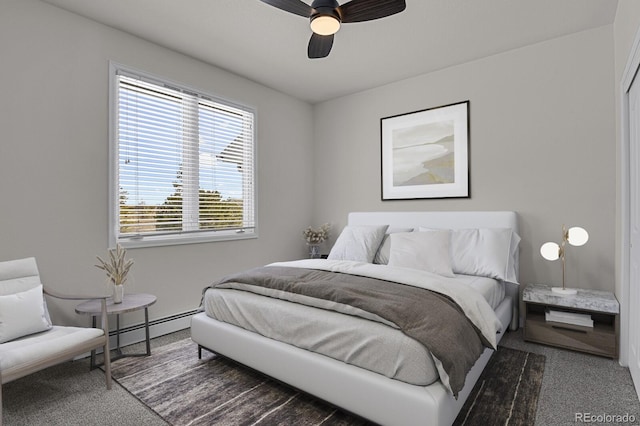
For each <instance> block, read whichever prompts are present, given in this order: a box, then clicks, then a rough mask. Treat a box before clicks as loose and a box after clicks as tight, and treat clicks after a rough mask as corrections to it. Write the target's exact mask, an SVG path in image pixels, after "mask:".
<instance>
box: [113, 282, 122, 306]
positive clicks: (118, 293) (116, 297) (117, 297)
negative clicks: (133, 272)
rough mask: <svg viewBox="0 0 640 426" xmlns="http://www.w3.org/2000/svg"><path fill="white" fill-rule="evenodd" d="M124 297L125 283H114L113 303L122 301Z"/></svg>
mask: <svg viewBox="0 0 640 426" xmlns="http://www.w3.org/2000/svg"><path fill="white" fill-rule="evenodd" d="M123 298H124V286H123V285H115V284H114V285H113V303H122V299H123Z"/></svg>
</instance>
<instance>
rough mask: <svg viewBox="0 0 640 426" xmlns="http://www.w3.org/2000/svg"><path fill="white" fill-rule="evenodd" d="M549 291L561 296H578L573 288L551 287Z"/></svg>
mask: <svg viewBox="0 0 640 426" xmlns="http://www.w3.org/2000/svg"><path fill="white" fill-rule="evenodd" d="M551 291H552V292H554V293H558V294H560V295H562V296H571V295H573V294H578V290H576V289H575V288H562V287H552V288H551Z"/></svg>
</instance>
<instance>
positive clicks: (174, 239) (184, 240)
mask: <svg viewBox="0 0 640 426" xmlns="http://www.w3.org/2000/svg"><path fill="white" fill-rule="evenodd" d="M254 238H258V233H257V232H256V231H245V232H244V233H236V232H215V233H205V234H201V235H189V236H186V235H169V236H149V237H142V238H122V239H119V240H118V241H117V243H118V244H120V245H121V246H122V247H124V248H143V247H161V246H175V245H183V244H201V243H211V242H219V241H236V240H249V239H254ZM111 245H113V246H115V244H111Z"/></svg>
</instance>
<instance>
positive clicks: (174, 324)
mask: <svg viewBox="0 0 640 426" xmlns="http://www.w3.org/2000/svg"><path fill="white" fill-rule="evenodd" d="M196 313H198V310H197V309H193V310H191V311H187V312H181V313H178V314H174V315H169V316H167V317H163V318H157V319H154V320H150V321H149V336H150V338H152V339H153V338H154V337H159V336H164V335H165V334H169V333H174V332H176V331H180V330H184V329H186V328H189V327H190V325H191V317H192V316H193V315H195V314H196ZM109 327H110V328H109V337H110V341H109V344H110V346H111V347H112V348H115V347H116V333H117V330H116V327H115V326H113V325H112V324H111V321H110V325H109ZM145 337H146V334H145V324H144V322H141V323H139V324H133V325H128V326H126V327H120V346H121V347H124V346H128V345H132V344H134V343H139V342H143V341H144V340H145Z"/></svg>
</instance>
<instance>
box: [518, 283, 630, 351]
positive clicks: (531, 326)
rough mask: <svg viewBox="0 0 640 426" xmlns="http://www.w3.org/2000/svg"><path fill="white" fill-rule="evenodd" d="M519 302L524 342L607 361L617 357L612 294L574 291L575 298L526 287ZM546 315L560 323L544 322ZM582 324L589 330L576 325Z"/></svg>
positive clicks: (545, 288)
mask: <svg viewBox="0 0 640 426" xmlns="http://www.w3.org/2000/svg"><path fill="white" fill-rule="evenodd" d="M522 300H523V302H524V304H525V324H524V340H527V341H530V342H536V343H543V344H546V345H551V346H558V347H561V348H565V349H572V350H576V351H581V352H587V353H590V354H595V355H600V356H606V357H610V358H616V357H617V356H618V314H619V313H620V304H619V303H618V300H617V299H616V297H615V296H614V295H613V293H611V292H608V291H600V290H583V289H578V294H576V295H571V296H560V295H558V294H557V293H553V292H552V291H551V286H549V285H542V284H529V285H528V286H527V287H526V288H525V289H524V291H523V292H522ZM549 311H552V313H551V315H555V317H556V319H558V318H563V319H561V320H559V321H554V320H550V319H548V318H547V317H548V316H549V314H548V312H549ZM589 318H590V319H589ZM584 321H586V322H589V323H590V322H591V321H592V322H593V327H591V326H589V325H577V324H576V323H581V322H584ZM571 322H573V323H571Z"/></svg>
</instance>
